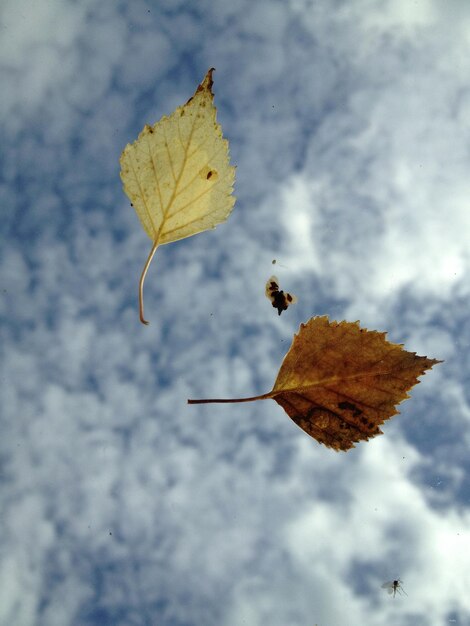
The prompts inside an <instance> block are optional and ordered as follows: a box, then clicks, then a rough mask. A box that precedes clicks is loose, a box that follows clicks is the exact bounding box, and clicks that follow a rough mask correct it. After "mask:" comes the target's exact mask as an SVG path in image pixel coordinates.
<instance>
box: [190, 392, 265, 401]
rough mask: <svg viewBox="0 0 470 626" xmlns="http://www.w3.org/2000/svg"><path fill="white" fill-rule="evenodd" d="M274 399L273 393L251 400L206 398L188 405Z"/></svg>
mask: <svg viewBox="0 0 470 626" xmlns="http://www.w3.org/2000/svg"><path fill="white" fill-rule="evenodd" d="M272 397H273V392H272V391H270V392H269V393H263V394H262V395H260V396H252V397H251V398H205V399H203V400H188V404H214V403H222V402H223V403H229V402H254V401H255V400H267V399H268V398H272Z"/></svg>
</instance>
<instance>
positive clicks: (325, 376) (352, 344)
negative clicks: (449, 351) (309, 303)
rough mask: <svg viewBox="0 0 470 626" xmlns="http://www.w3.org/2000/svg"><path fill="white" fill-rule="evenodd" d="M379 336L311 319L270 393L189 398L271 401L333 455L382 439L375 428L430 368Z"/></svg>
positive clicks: (352, 326) (356, 325) (325, 319)
mask: <svg viewBox="0 0 470 626" xmlns="http://www.w3.org/2000/svg"><path fill="white" fill-rule="evenodd" d="M385 336H386V333H381V332H377V331H369V330H367V329H365V328H361V327H360V326H359V322H335V321H332V322H330V321H329V320H328V317H326V316H322V317H313V318H311V319H310V320H309V321H308V322H307V323H306V324H302V325H301V326H300V329H299V332H298V334H297V335H294V340H293V342H292V345H291V347H290V349H289V352H288V353H287V354H286V356H285V357H284V361H283V362H282V365H281V369H280V370H279V373H278V375H277V378H276V382H275V383H274V387H273V389H272V390H271V391H270V392H268V393H266V394H263V395H260V396H254V397H251V398H236V399H230V400H229V399H210V400H188V403H189V404H201V403H206V402H250V401H254V400H266V399H268V398H272V399H273V400H275V401H276V402H277V403H278V404H280V405H281V406H282V407H283V408H284V410H285V411H286V413H287V414H288V415H289V417H291V418H292V420H293V421H294V422H295V423H296V424H297V425H298V426H300V428H302V429H303V430H304V431H305V432H306V433H308V434H309V435H311V436H312V437H313V438H314V439H316V440H317V441H319V442H320V443H323V444H324V445H326V446H328V447H330V448H333V449H335V450H349V449H350V448H353V447H354V444H355V443H357V442H358V441H362V440H368V439H370V438H371V437H375V436H376V435H380V434H382V431H381V430H380V428H379V426H380V425H381V424H383V422H384V421H385V420H387V419H389V418H390V417H392V416H393V415H395V414H396V413H398V411H397V409H396V405H397V404H399V403H400V402H402V401H403V400H405V399H407V398H408V397H409V396H408V393H407V392H408V391H409V390H410V389H411V388H412V387H413V386H414V385H415V384H417V383H418V377H419V376H421V375H423V374H424V372H425V371H426V370H427V369H430V368H431V367H432V366H433V365H435V364H436V363H440V362H441V361H437V360H436V359H428V358H427V357H425V356H417V355H416V353H414V352H407V351H406V350H404V349H403V346H402V345H400V344H395V343H391V342H389V341H387V340H386V338H385Z"/></svg>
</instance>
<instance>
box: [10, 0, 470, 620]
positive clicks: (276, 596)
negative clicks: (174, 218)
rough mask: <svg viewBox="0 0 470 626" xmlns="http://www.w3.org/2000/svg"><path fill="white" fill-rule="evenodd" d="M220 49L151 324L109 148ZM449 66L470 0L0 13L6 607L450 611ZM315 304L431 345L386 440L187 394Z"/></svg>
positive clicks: (158, 615) (455, 592)
mask: <svg viewBox="0 0 470 626" xmlns="http://www.w3.org/2000/svg"><path fill="white" fill-rule="evenodd" d="M212 66H213V67H215V68H216V72H215V73H214V92H215V103H216V105H217V108H218V120H219V122H220V123H221V124H222V127H223V131H224V135H225V137H227V138H228V140H229V142H230V151H231V158H232V163H233V164H235V165H236V166H237V177H236V184H235V195H236V196H237V202H236V205H235V208H234V210H233V213H232V215H231V216H230V218H229V220H228V221H227V222H226V223H225V224H223V225H221V226H219V227H218V228H217V229H215V230H213V231H209V232H206V233H202V234H199V235H197V236H195V237H192V238H188V239H184V240H181V241H179V242H176V243H173V244H170V245H167V246H163V247H162V248H160V249H159V250H158V252H157V256H156V258H155V261H154V263H153V265H152V267H151V269H150V272H149V275H148V277H147V282H146V314H147V317H148V319H149V320H150V322H151V324H150V326H148V327H145V326H143V325H142V324H141V323H140V322H139V318H138V308H137V285H138V278H139V275H140V271H141V269H142V266H143V263H144V262H145V258H146V256H147V253H148V251H149V249H150V246H151V242H150V240H149V239H148V237H147V235H146V234H145V232H144V231H143V230H142V228H141V226H140V223H139V221H138V219H137V217H136V215H135V213H134V211H133V209H132V208H131V207H130V206H129V201H128V199H127V198H126V196H125V195H124V193H123V191H122V186H121V181H120V178H119V169H120V168H119V156H120V154H121V151H122V150H123V148H124V146H125V145H126V144H127V143H129V142H132V141H134V139H135V138H136V137H137V135H138V133H139V132H140V130H141V129H142V128H143V126H144V124H146V123H150V124H153V123H154V122H156V121H157V120H158V119H159V118H160V117H161V116H162V115H164V114H170V113H171V112H172V111H173V110H174V109H175V107H177V106H178V105H180V104H183V103H184V102H186V100H187V99H188V98H189V97H190V96H191V95H192V94H193V92H194V90H195V88H196V86H197V84H198V83H199V82H200V81H201V80H202V78H203V77H204V74H205V73H206V71H207V69H208V68H209V67H212ZM469 75H470V5H469V3H468V2H467V0H447V1H446V2H440V1H439V0H414V1H412V0H383V1H380V2H379V1H374V0H351V1H349V2H341V1H340V0H334V1H333V0H283V1H282V2H281V1H275V0H265V1H262V0H259V1H258V0H256V1H253V0H230V1H229V0H215V1H214V0H211V1H209V0H199V1H197V2H196V0H189V1H185V2H184V1H182V0H158V1H155V2H151V1H150V0H147V1H144V0H134V1H132V2H125V1H123V0H121V1H114V0H103V1H102V2H94V1H92V0H78V1H74V2H72V1H66V0H37V1H33V0H3V2H2V3H1V7H0V80H1V85H2V89H1V97H0V111H1V118H0V119H1V120H2V123H1V131H0V132H1V137H0V140H1V146H2V149H1V157H0V158H1V168H0V199H1V201H0V206H1V208H2V221H3V228H2V229H1V231H2V235H1V237H2V240H1V248H0V255H1V283H0V288H1V298H0V307H1V319H2V329H1V332H2V371H1V383H2V416H1V421H2V423H1V430H2V436H1V443H0V446H1V457H0V458H1V465H0V468H1V491H0V511H1V514H0V624H2V625H3V624H5V625H8V626H95V625H110V626H111V625H112V626H141V625H145V626H266V625H267V624H269V625H270V626H315V625H317V626H355V625H361V626H363V625H365V626H389V625H391V624H393V625H398V626H438V625H439V626H441V625H443V624H450V625H451V626H452V625H456V626H464V625H468V624H469V623H470V595H469V587H470V565H469V559H468V555H469V554H470V508H469V504H470V482H469V479H468V469H469V466H470V462H469V454H468V447H469V444H470V434H469V428H468V426H469V422H470V391H469V389H470V386H469V379H470V360H469V358H468V351H469V348H470V322H469V317H468V309H469V307H468V298H469V294H470V253H469V250H470V248H469V243H470V210H469V204H470V182H469V181H470V177H469V175H468V172H469V171H470V143H469V137H470V134H469V132H470V88H469V82H468V80H469V79H468V77H469ZM273 259H276V261H277V263H276V266H275V270H273V265H272V261H273ZM272 273H276V274H277V275H278V276H279V278H280V281H281V286H282V287H284V288H286V289H288V290H289V291H291V292H292V293H294V294H296V295H297V297H298V303H297V304H295V306H292V307H291V308H290V309H289V310H288V311H286V312H285V313H283V315H282V316H281V317H279V316H278V315H277V313H276V311H275V310H274V309H273V308H272V307H271V306H270V303H269V302H268V300H267V299H266V297H265V295H264V286H265V283H266V280H267V278H268V277H269V276H270V275H271V274H272ZM325 314H326V315H329V316H330V318H331V319H336V320H342V319H346V320H351V321H354V320H360V321H361V324H362V325H363V326H365V327H367V328H370V329H377V330H381V331H388V333H389V334H388V337H389V339H390V340H391V341H394V342H398V343H404V344H405V346H406V348H407V349H408V350H411V351H416V352H417V353H418V354H421V355H427V356H430V357H433V358H437V359H445V363H444V364H441V365H439V366H437V367H435V368H434V369H433V371H432V372H429V373H428V374H426V376H424V377H423V378H422V380H421V384H420V385H418V386H417V387H416V388H415V389H414V390H413V391H412V394H411V399H410V400H408V401H406V402H405V403H404V404H403V405H401V407H400V409H401V413H400V415H398V416H396V417H394V418H393V419H392V420H390V421H389V422H387V423H386V424H385V426H384V435H383V436H381V437H377V438H376V439H373V440H371V441H369V442H363V443H360V444H358V445H357V447H356V448H355V449H354V450H351V451H349V452H347V453H336V452H334V451H333V450H330V449H328V448H326V447H324V446H321V445H320V444H318V443H317V442H316V441H315V440H313V439H311V438H310V437H308V436H307V435H306V434H305V433H304V432H302V431H301V430H300V429H299V428H298V427H297V426H296V425H295V424H294V423H293V422H292V421H291V420H290V419H289V417H288V416H287V415H286V414H285V413H284V411H283V409H282V408H281V407H280V406H278V405H277V404H276V403H275V402H273V401H272V400H266V401H263V402H258V403H253V404H234V405H229V404H227V405H196V406H189V405H187V404H186V400H187V398H198V397H210V396H216V397H224V396H225V397H237V396H251V395H255V394H260V393H264V392H267V391H269V390H270V389H271V387H272V385H273V382H274V380H275V378H276V375H277V372H278V369H279V366H280V364H281V361H282V358H283V356H284V354H285V353H286V352H287V350H288V348H289V345H290V343H291V341H292V337H293V334H294V333H295V332H296V331H297V329H298V327H299V324H300V323H301V322H306V321H307V320H308V319H310V318H311V317H312V316H314V315H325ZM397 577H399V578H400V579H401V580H402V581H403V588H404V590H405V591H406V593H407V595H398V594H397V596H396V598H393V596H389V595H388V594H387V593H386V590H384V589H382V588H381V585H382V583H384V582H385V581H388V580H391V579H392V580H393V579H395V578H397Z"/></svg>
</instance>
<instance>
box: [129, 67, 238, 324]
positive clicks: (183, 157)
mask: <svg viewBox="0 0 470 626" xmlns="http://www.w3.org/2000/svg"><path fill="white" fill-rule="evenodd" d="M212 72H213V68H212V69H210V70H209V71H208V72H207V74H206V76H205V78H204V80H203V82H202V83H201V84H200V85H199V86H198V88H197V89H196V92H195V93H194V95H193V96H192V97H191V98H190V99H189V100H188V102H187V103H186V104H185V105H183V106H180V107H178V108H177V109H176V110H175V111H174V112H173V113H172V114H171V115H170V116H169V117H166V116H163V117H162V118H161V120H160V121H159V122H157V123H156V124H154V125H153V126H149V125H146V126H145V127H144V129H143V130H142V132H141V133H140V135H139V137H138V139H137V140H136V141H135V142H134V143H132V144H128V145H127V146H126V147H125V148H124V150H123V152H122V154H121V159H120V164H121V179H122V182H123V188H124V191H125V193H126V194H127V196H128V197H129V199H130V201H131V204H132V205H133V207H134V209H135V211H136V213H137V215H138V217H139V219H140V222H141V224H142V226H143V228H144V230H145V232H146V233H147V235H148V236H149V237H150V239H151V240H152V241H153V246H152V249H151V251H150V254H149V256H148V258H147V261H146V263H145V266H144V269H143V271H142V275H141V278H140V283H139V309H140V320H141V322H142V323H144V324H147V323H148V322H146V320H145V318H144V312H143V283H144V280H145V275H146V273H147V270H148V267H149V265H150V263H151V261H152V258H153V255H154V254H155V252H156V249H157V247H158V246H159V245H161V244H165V243H170V242H172V241H177V240H178V239H183V238H185V237H190V236H191V235H195V234H197V233H200V232H202V231H204V230H208V229H210V228H215V227H216V226H217V224H220V223H221V222H224V221H225V220H226V219H227V218H228V216H229V215H230V212H231V211H232V209H233V205H234V204H235V197H234V196H233V195H232V191H233V184H234V180H235V167H233V166H232V165H230V156H229V145H228V141H227V140H226V139H224V138H223V136H222V129H221V127H220V125H219V124H218V123H217V119H216V114H217V111H216V108H215V106H214V102H213V100H214V94H213V93H212V84H213V81H212Z"/></svg>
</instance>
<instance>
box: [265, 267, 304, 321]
mask: <svg viewBox="0 0 470 626" xmlns="http://www.w3.org/2000/svg"><path fill="white" fill-rule="evenodd" d="M265 294H266V297H267V298H269V300H271V304H272V305H273V307H274V308H275V309H277V312H278V314H279V315H281V313H282V312H283V311H287V307H288V306H289V305H290V304H295V303H296V302H297V298H296V297H295V296H293V295H292V294H290V293H287V291H282V290H280V289H279V279H278V278H277V277H276V276H271V278H269V279H268V282H267V283H266V289H265Z"/></svg>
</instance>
